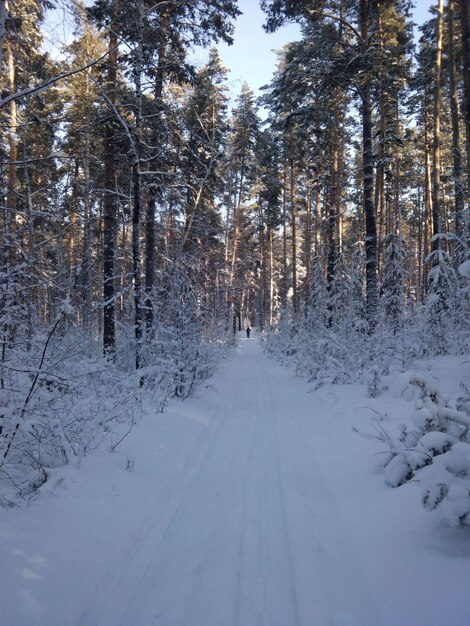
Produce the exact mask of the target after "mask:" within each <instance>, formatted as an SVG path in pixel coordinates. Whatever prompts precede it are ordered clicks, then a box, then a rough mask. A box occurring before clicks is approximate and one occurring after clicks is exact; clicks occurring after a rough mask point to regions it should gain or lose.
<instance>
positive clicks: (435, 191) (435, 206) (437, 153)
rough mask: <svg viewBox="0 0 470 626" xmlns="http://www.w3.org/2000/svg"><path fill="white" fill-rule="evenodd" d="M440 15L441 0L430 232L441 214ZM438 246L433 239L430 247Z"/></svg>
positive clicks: (439, 21) (436, 229) (439, 14)
mask: <svg viewBox="0 0 470 626" xmlns="http://www.w3.org/2000/svg"><path fill="white" fill-rule="evenodd" d="M442 15H443V0H439V2H438V5H437V22H436V60H435V64H434V113H433V117H434V139H433V146H432V234H433V235H437V234H438V233H439V232H440V224H439V220H440V215H441V64H442V22H443V19H442ZM438 248H439V240H438V239H435V240H434V241H433V243H432V249H433V250H437V249H438Z"/></svg>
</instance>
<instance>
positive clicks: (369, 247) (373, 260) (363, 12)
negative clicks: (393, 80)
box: [359, 0, 378, 328]
mask: <svg viewBox="0 0 470 626" xmlns="http://www.w3.org/2000/svg"><path fill="white" fill-rule="evenodd" d="M368 7H369V2H368V1H367V0H360V6H359V9H360V27H361V28H360V30H361V37H362V40H363V45H364V46H365V47H366V48H367V46H368V45H369V43H368V39H369V36H368V27H367V18H368ZM361 98H362V110H361V115H362V179H363V196H364V199H363V201H364V220H365V230H366V241H365V254H366V303H367V318H368V321H369V324H370V327H371V328H374V326H375V324H376V321H377V312H378V291H377V229H376V221H375V209H374V161H373V152H372V111H371V103H370V86H369V84H368V83H365V84H364V85H363V86H362V87H361Z"/></svg>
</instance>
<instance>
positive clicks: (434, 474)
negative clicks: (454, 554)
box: [420, 442, 470, 526]
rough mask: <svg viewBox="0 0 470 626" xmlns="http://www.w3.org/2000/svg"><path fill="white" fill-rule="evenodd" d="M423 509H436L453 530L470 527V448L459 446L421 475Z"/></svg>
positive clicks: (458, 444)
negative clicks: (458, 527)
mask: <svg viewBox="0 0 470 626" xmlns="http://www.w3.org/2000/svg"><path fill="white" fill-rule="evenodd" d="M420 482H421V484H422V486H423V493H422V502H423V506H424V508H426V509H427V510H428V511H433V510H434V509H436V508H439V509H440V512H441V514H442V516H443V517H444V519H445V520H446V522H447V523H448V524H449V525H450V526H461V525H463V524H470V444H469V443H467V442H458V443H455V445H453V446H452V448H451V449H450V450H449V451H447V452H445V454H442V455H441V456H440V457H439V458H436V459H435V460H434V462H433V464H432V465H431V466H429V467H426V468H424V469H423V470H422V471H421V473H420Z"/></svg>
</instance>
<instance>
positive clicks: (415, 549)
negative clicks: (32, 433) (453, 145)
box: [0, 336, 470, 626]
mask: <svg viewBox="0 0 470 626" xmlns="http://www.w3.org/2000/svg"><path fill="white" fill-rule="evenodd" d="M422 367H423V369H426V370H427V374H428V375H429V376H431V377H435V378H436V380H437V381H438V383H439V385H440V387H441V388H442V389H443V390H445V391H446V392H448V393H449V394H451V395H456V394H457V393H458V385H459V381H460V379H461V378H463V376H464V375H465V374H467V376H468V374H469V370H470V367H469V359H468V358H467V359H465V358H463V357H461V358H450V357H446V358H442V359H438V360H436V361H434V362H433V363H432V364H426V363H423V364H422ZM411 410H412V406H411V405H410V402H408V401H406V400H405V399H403V398H402V397H400V396H397V395H393V394H392V393H389V392H387V393H385V394H384V395H382V396H381V397H379V398H376V399H371V398H368V397H367V394H366V390H365V387H364V386H360V385H356V386H336V387H333V386H331V387H323V388H320V389H319V390H317V391H315V392H311V391H310V388H309V385H308V383H307V382H306V381H304V380H300V379H296V378H294V376H293V374H292V372H291V371H289V370H288V369H286V368H282V367H281V366H280V365H278V364H277V363H275V362H274V361H272V360H269V359H268V358H267V357H266V356H265V355H264V354H263V352H262V349H261V346H260V344H259V342H258V341H257V338H256V336H255V337H254V338H252V339H249V340H246V339H241V341H240V344H239V346H238V347H237V349H236V351H235V352H234V354H233V355H232V356H231V357H230V358H229V360H228V361H227V362H226V363H225V364H224V366H223V367H222V368H221V370H220V371H219V373H218V374H217V376H215V377H214V378H213V379H212V380H210V381H209V382H208V383H207V384H206V387H205V388H204V389H200V390H199V392H198V397H197V398H193V399H190V400H187V401H185V402H184V403H179V402H174V403H173V404H171V406H170V408H169V410H168V411H167V412H166V413H164V414H159V413H155V414H150V415H148V416H147V417H146V418H145V419H144V420H143V421H142V422H141V423H139V424H138V425H136V427H135V428H134V429H133V430H132V432H131V433H130V434H129V435H128V437H127V438H126V439H124V441H123V442H122V443H121V444H120V445H119V446H118V447H117V449H116V450H115V451H114V452H113V453H111V452H109V451H107V450H101V451H95V452H93V453H91V454H90V455H89V456H88V457H87V458H85V459H84V460H83V462H82V464H81V467H80V468H79V469H77V468H76V467H72V466H69V467H66V468H65V469H64V468H63V469H60V470H57V471H56V473H55V474H53V475H52V476H51V478H50V480H49V481H48V482H47V483H46V484H45V485H44V486H43V487H42V488H41V493H40V496H39V497H38V498H37V499H36V500H34V501H33V502H32V503H31V504H30V505H29V506H28V507H27V508H26V507H25V508H18V509H12V510H0V580H1V584H0V606H1V607H2V608H1V623H2V624H5V626H79V625H80V626H258V625H272V626H300V625H302V626H328V625H331V626H333V625H334V626H353V625H354V626H468V624H470V594H469V593H468V590H469V589H470V529H469V528H468V527H467V528H457V529H455V528H454V529H452V528H448V527H447V526H445V525H444V524H443V522H442V521H441V518H440V517H439V514H438V513H436V514H430V513H428V512H426V511H425V510H424V509H423V508H422V506H421V503H420V488H419V486H418V485H417V484H416V483H413V482H412V483H407V484H405V485H404V486H402V487H400V488H398V489H391V488H389V487H388V486H386V485H385V482H384V478H383V475H381V474H379V473H377V472H376V471H375V470H374V466H375V455H376V454H377V453H380V452H381V451H382V448H381V447H380V444H379V443H377V442H375V441H372V440H367V439H364V438H362V437H361V436H359V435H358V434H357V433H356V432H354V431H353V427H357V428H358V429H360V430H370V431H371V432H372V430H373V420H376V418H377V416H378V414H380V416H382V417H383V418H384V421H383V422H382V424H383V425H384V427H385V426H386V425H387V423H390V424H391V423H392V422H393V421H396V420H402V421H404V420H405V421H406V419H407V416H408V415H409V413H410V411H411Z"/></svg>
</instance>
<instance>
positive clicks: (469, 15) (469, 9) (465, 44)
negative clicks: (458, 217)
mask: <svg viewBox="0 0 470 626" xmlns="http://www.w3.org/2000/svg"><path fill="white" fill-rule="evenodd" d="M460 32H461V34H462V64H463V85H464V107H463V109H464V110H463V118H464V121H465V135H466V143H467V194H469V190H470V3H469V1H468V0H460ZM468 221H469V224H467V226H468V227H469V228H470V220H468Z"/></svg>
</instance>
